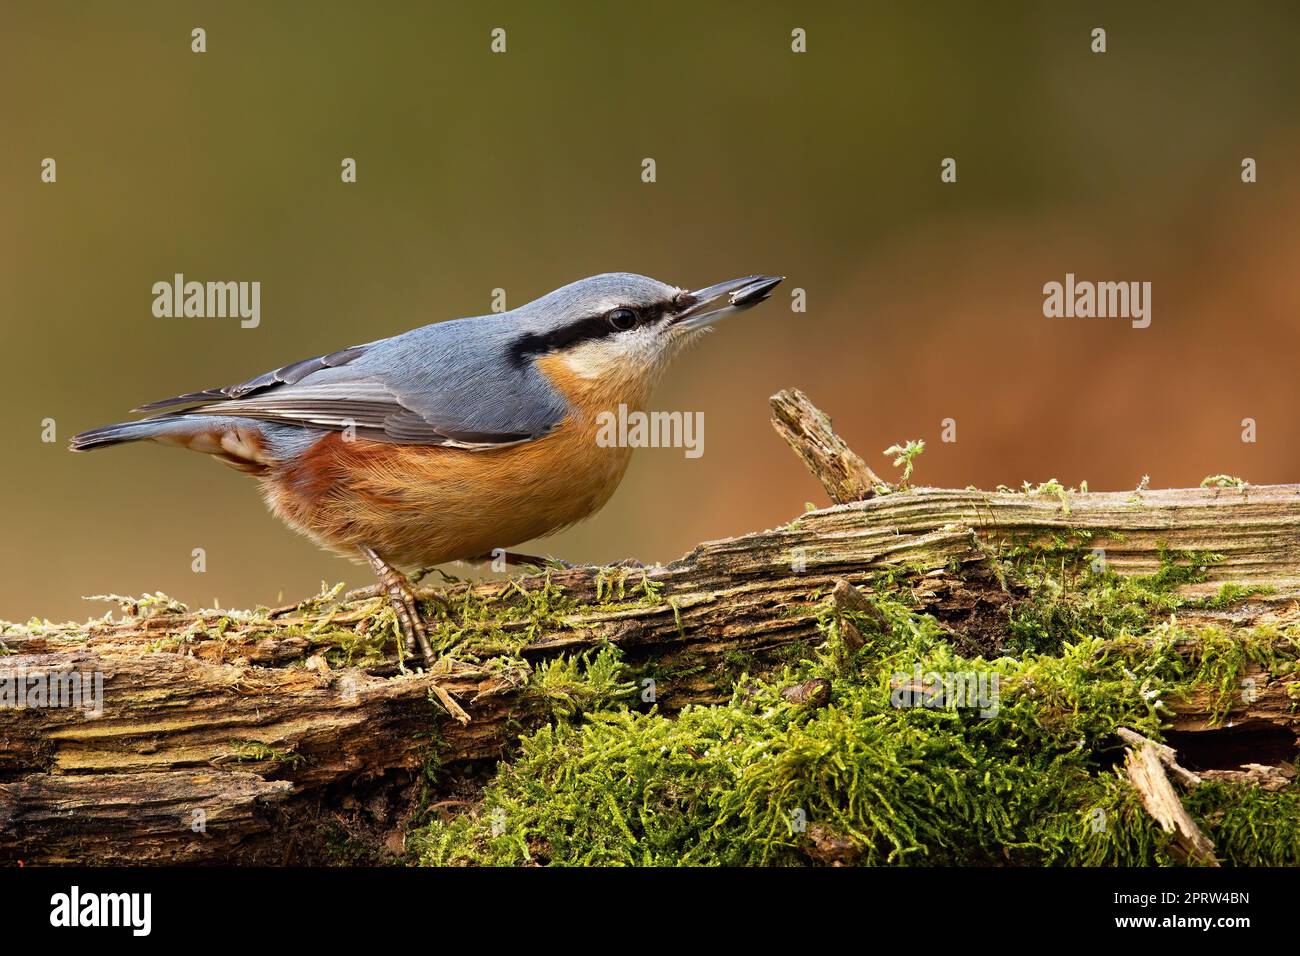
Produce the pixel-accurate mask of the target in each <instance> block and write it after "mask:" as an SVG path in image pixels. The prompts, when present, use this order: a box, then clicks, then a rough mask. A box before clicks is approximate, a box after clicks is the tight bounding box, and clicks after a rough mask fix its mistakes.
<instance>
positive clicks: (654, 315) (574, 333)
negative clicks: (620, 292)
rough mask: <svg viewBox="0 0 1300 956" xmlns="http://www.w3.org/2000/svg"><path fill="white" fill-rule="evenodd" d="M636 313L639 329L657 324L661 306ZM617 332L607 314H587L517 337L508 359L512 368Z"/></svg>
mask: <svg viewBox="0 0 1300 956" xmlns="http://www.w3.org/2000/svg"><path fill="white" fill-rule="evenodd" d="M611 311H613V310H611ZM636 312H637V316H638V318H639V320H640V321H638V322H637V323H636V325H637V326H641V325H648V324H650V323H651V322H655V321H658V320H659V319H660V318H661V317H662V316H663V314H664V309H663V307H662V306H653V307H650V308H641V309H637V310H636ZM619 331H620V330H619V329H615V328H614V327H613V326H612V325H610V322H609V312H603V313H601V314H600V315H591V316H588V317H587V318H585V319H578V320H577V321H576V322H571V323H569V324H568V325H566V326H564V327H563V328H559V329H554V330H552V331H550V332H544V333H537V332H530V333H528V334H527V335H521V336H520V337H519V338H517V339H515V341H514V343H513V344H512V345H511V346H510V359H511V361H512V362H514V364H515V365H522V364H523V363H524V361H525V360H527V359H528V358H530V357H533V356H537V355H547V354H549V353H551V352H559V351H563V350H564V349H570V348H573V347H574V346H576V345H581V344H582V343H583V342H595V341H598V340H600V339H603V338H607V337H609V336H611V335H618V334H619Z"/></svg>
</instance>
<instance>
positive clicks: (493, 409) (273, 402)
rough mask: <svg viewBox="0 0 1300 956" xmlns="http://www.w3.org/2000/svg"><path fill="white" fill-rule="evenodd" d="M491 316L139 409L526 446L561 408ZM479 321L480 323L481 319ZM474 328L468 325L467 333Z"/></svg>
mask: <svg viewBox="0 0 1300 956" xmlns="http://www.w3.org/2000/svg"><path fill="white" fill-rule="evenodd" d="M495 318H496V317H495V316H491V317H484V318H483V319H461V320H457V321H454V322H444V323H440V324H438V325H432V326H426V327H425V328H422V329H416V330H414V331H413V332H407V333H405V334H404V335H399V336H395V337H394V338H391V339H381V340H379V341H377V342H371V343H368V344H366V345H358V346H353V347H352V348H348V349H343V350H341V351H339V352H332V353H330V354H328V355H322V356H318V357H315V358H310V359H304V360H303V361H301V362H295V363H293V364H292V365H286V366H284V367H283V368H279V369H276V370H274V371H272V372H267V373H266V374H264V375H259V376H257V377H256V378H252V379H249V380H248V381H246V382H241V383H239V384H237V385H229V386H226V387H224V388H218V389H207V390H205V391H201V392H190V393H188V394H186V395H178V396H176V397H175V398H171V399H166V400H164V401H161V402H153V403H151V404H150V405H146V406H143V407H142V408H141V409H140V410H141V411H152V410H155V409H161V408H169V407H171V406H181V405H185V406H189V407H185V408H180V407H177V408H176V409H175V410H173V411H169V412H165V413H164V414H168V415H177V414H184V415H235V416H241V417H244V418H253V419H258V420H261V421H271V422H280V423H284V424H291V425H300V426H303V427H307V428H320V429H326V430H332V431H345V430H353V431H354V432H355V434H356V435H357V437H360V438H367V439H370V440H372V441H384V442H392V443H398V444H411V445H450V446H454V447H462V448H487V447H494V446H500V445H505V444H515V443H518V442H525V441H531V440H533V439H536V438H540V437H541V436H542V435H545V434H546V433H548V432H549V431H551V430H552V429H553V428H555V426H556V425H558V424H559V423H560V422H561V421H562V420H563V418H564V416H565V415H566V414H567V412H568V404H567V402H566V401H565V400H564V398H563V396H561V395H560V394H559V393H558V392H557V391H556V390H555V389H554V388H553V387H552V386H551V385H550V383H549V382H548V381H547V380H546V378H545V376H544V375H543V374H542V373H541V372H539V371H538V370H537V369H536V368H535V367H534V366H533V365H532V363H531V362H523V363H520V362H516V361H513V360H512V359H511V358H510V356H511V354H512V353H511V350H510V348H509V346H510V342H511V341H512V340H513V338H514V337H515V336H516V334H517V333H514V332H512V331H511V330H510V329H509V328H508V327H505V326H503V325H502V324H501V323H499V322H494V321H492V320H493V319H495ZM485 320H486V321H485ZM469 323H473V325H469Z"/></svg>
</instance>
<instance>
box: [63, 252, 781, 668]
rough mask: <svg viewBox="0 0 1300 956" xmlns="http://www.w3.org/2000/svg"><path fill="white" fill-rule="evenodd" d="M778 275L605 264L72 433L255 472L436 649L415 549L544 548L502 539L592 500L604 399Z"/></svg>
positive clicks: (602, 473)
mask: <svg viewBox="0 0 1300 956" xmlns="http://www.w3.org/2000/svg"><path fill="white" fill-rule="evenodd" d="M783 279H784V277H778V276H768V275H750V276H744V277H743V278H739V279H732V280H729V281H726V282H720V283H717V284H715V285H710V286H706V287H703V288H699V289H694V290H687V289H682V288H678V287H676V286H673V285H669V284H667V283H664V282H659V281H657V280H655V279H651V278H648V277H646V276H643V275H637V274H634V273H627V272H613V273H605V274H602V275H596V276H591V277H590V278H586V279H581V280H579V281H577V282H572V283H570V284H568V285H565V286H563V287H561V288H558V289H556V290H555V291H553V292H550V293H548V294H546V295H543V296H542V297H540V298H538V299H535V300H533V301H531V302H529V303H527V304H526V305H522V306H519V307H518V308H515V309H512V310H509V311H504V312H494V313H489V314H487V315H480V316H472V317H468V318H460V319H452V320H448V321H443V322H436V323H434V324H432V325H425V326H423V327H420V328H416V329H412V330H411V331H408V332H404V333H402V334H400V335H395V336H392V337H390V338H385V339H379V340H377V341H374V342H369V343H366V344H364V345H354V346H351V347H349V348H345V349H340V350H339V351H335V352H329V353H327V354H325V355H318V356H315V357H312V358H307V359H303V360H301V361H298V362H293V363H292V364H289V365H284V366H282V367H280V368H277V369H275V370H274V371H270V372H266V373H264V374H262V375H258V376H257V377H256V378H251V379H248V380H247V381H243V382H239V383H238V384H235V385H227V386H225V387H222V388H210V389H204V390H202V391H196V392H187V393H185V394H183V395H177V396H175V397H173V398H166V399H163V400H161V401H155V402H150V403H149V404H147V405H142V406H140V407H138V408H136V409H133V411H134V412H137V413H138V412H148V413H151V414H150V415H149V417H146V418H142V419H137V420H135V421H129V422H120V423H117V424H113V425H105V426H103V427H100V428H95V429H91V430H90V431H85V432H82V433H80V434H78V435H76V436H75V437H73V438H72V440H71V443H70V448H71V449H72V450H73V451H79V452H80V451H89V450H91V449H95V448H102V447H105V446H108V445H117V444H122V443H125V442H135V441H142V440H151V441H154V442H159V443H161V444H164V445H172V446H178V447H181V448H187V449H189V450H191V451H197V452H202V453H205V454H208V455H210V456H212V457H213V458H215V459H217V460H218V461H220V462H222V463H223V464H226V465H229V466H231V467H233V468H235V469H237V470H239V471H242V472H246V473H248V474H250V475H253V476H255V477H256V478H257V480H258V481H259V482H260V484H261V489H262V494H263V497H264V498H265V500H266V502H267V504H268V506H269V507H270V509H271V511H272V512H273V513H274V514H275V515H276V516H278V517H279V518H280V519H282V520H283V521H284V522H285V523H287V524H288V525H289V526H290V527H291V528H293V529H294V530H296V531H298V532H301V533H303V534H305V535H307V536H308V537H309V538H311V539H312V540H313V541H315V542H316V543H318V544H319V545H321V546H323V547H325V548H327V549H329V550H331V551H334V552H336V553H339V554H342V555H344V556H346V557H349V558H351V559H353V560H361V561H364V562H366V563H368V564H369V565H370V567H371V568H372V570H373V571H374V573H375V575H376V577H377V578H378V581H379V584H380V589H381V593H383V594H385V595H386V597H387V599H388V602H389V603H390V605H391V606H392V608H393V611H394V614H395V617H396V621H397V626H398V629H399V631H400V633H401V637H402V640H403V642H404V643H405V646H406V647H407V648H418V649H419V651H420V653H421V655H422V657H423V659H424V661H425V663H426V665H429V666H432V665H433V664H434V663H435V659H436V658H435V654H434V651H433V648H432V645H431V643H430V640H429V630H428V627H427V625H426V623H425V621H424V620H423V618H422V616H421V613H420V609H419V605H418V603H417V601H416V597H415V593H414V590H413V587H412V584H411V581H410V579H409V578H408V577H407V574H406V573H405V572H404V570H403V569H405V570H407V571H409V570H412V569H416V568H428V567H433V566H436V565H439V564H444V563H447V562H451V561H468V562H474V561H487V560H490V559H492V558H493V557H494V556H496V557H504V558H505V560H506V562H507V563H508V564H512V565H516V566H520V565H538V564H542V563H544V560H545V559H540V558H537V557H534V556H532V555H527V554H521V553H518V552H513V551H510V550H509V549H510V548H512V547H514V546H515V545H517V544H519V543H521V542H525V541H530V540H533V539H535V538H540V537H544V536H545V535H548V534H552V533H554V532H556V531H559V530H561V529H563V528H566V527H569V526H571V525H573V524H575V523H577V522H579V521H582V520H584V519H585V518H588V517H590V516H591V515H593V514H595V513H596V512H597V511H599V510H600V509H601V508H602V507H603V506H604V505H605V503H606V502H607V501H608V500H609V499H610V497H611V496H612V495H613V494H614V491H615V489H616V488H617V487H618V485H619V483H620V481H621V480H622V478H623V475H624V473H625V472H626V470H627V467H628V463H629V460H630V457H631V453H632V448H630V447H608V446H609V445H610V444H611V443H610V442H608V441H604V442H602V441H598V440H597V438H598V428H599V421H600V418H601V413H602V412H612V411H613V410H614V409H617V408H618V407H619V406H620V405H623V406H626V408H627V409H630V410H643V409H644V408H645V406H646V404H647V403H648V401H649V400H650V396H651V392H652V390H653V388H654V386H655V384H656V382H657V381H658V380H659V378H660V376H661V375H662V373H663V371H664V369H665V368H666V366H667V365H668V363H669V362H670V360H671V359H672V358H673V357H674V356H676V355H677V354H678V353H680V352H681V350H682V349H683V348H684V347H685V346H686V345H688V344H690V343H692V342H693V341H695V340H697V339H698V338H699V337H700V336H701V335H703V334H704V333H705V332H707V331H709V330H711V329H712V328H713V326H714V325H715V324H716V323H717V322H718V321H719V320H721V319H723V318H726V317H727V316H730V315H733V314H736V313H739V312H743V311H745V310H747V309H750V308H752V307H753V306H755V305H758V304H759V303H760V302H762V301H764V300H765V299H767V298H768V297H769V296H770V295H771V293H772V290H773V289H775V288H776V286H777V285H779V284H780V283H781V282H782V281H783Z"/></svg>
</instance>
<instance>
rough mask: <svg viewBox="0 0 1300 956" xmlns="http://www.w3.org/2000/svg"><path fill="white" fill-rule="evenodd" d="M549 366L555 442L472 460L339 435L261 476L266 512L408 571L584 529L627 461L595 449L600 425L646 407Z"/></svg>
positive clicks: (629, 395)
mask: <svg viewBox="0 0 1300 956" xmlns="http://www.w3.org/2000/svg"><path fill="white" fill-rule="evenodd" d="M542 362H543V363H547V366H548V367H547V368H546V371H547V373H548V375H549V376H550V377H551V380H552V381H553V382H554V383H555V385H556V387H557V388H560V389H561V391H562V392H564V393H565V395H566V397H568V398H569V399H570V402H571V405H572V410H571V413H570V414H569V416H568V417H567V418H566V419H565V420H564V421H563V422H562V423H561V424H560V425H559V426H558V427H557V428H556V429H555V430H554V431H552V432H551V433H550V434H548V435H546V436H544V437H542V438H540V439H537V440H536V441H531V442H527V443H524V444H521V445H513V446H508V447H503V448H491V449H484V450H479V451H471V450H467V449H460V448H443V447H438V446H425V445H393V444H386V443H383V442H372V441H366V440H363V439H356V440H354V441H345V440H344V439H343V436H342V435H341V434H340V433H337V432H331V433H329V434H327V435H325V436H324V437H323V438H321V440H320V441H318V442H317V443H316V444H315V445H314V446H313V447H312V448H311V449H310V451H308V452H307V453H306V454H305V455H303V456H301V457H299V458H298V459H296V460H295V461H293V462H291V463H288V464H284V465H279V466H274V467H273V468H271V469H270V470H269V472H268V473H267V474H265V475H264V476H263V478H262V484H263V489H264V492H265V495H266V498H267V502H268V504H269V505H270V506H271V508H272V510H273V511H275V513H276V514H278V515H279V516H280V517H281V518H283V519H284V520H285V521H286V522H288V523H289V524H290V525H291V526H292V527H294V528H296V529H298V530H299V531H302V532H304V533H306V534H308V535H310V536H311V537H312V538H314V539H315V540H316V541H318V542H319V543H321V544H323V545H325V546H327V547H330V548H332V549H335V550H338V551H340V552H343V553H349V554H354V553H355V551H356V549H357V548H358V547H360V546H362V545H366V546H368V547H372V548H374V549H375V550H376V551H377V552H379V554H380V555H381V556H383V557H384V558H385V559H386V560H388V561H389V562H391V563H394V564H397V565H401V566H406V567H411V566H416V565H433V564H440V563H442V562H445V561H453V560H462V559H467V558H477V557H480V556H483V555H487V554H490V553H491V552H492V550H493V549H494V548H510V547H514V546H516V545H518V544H520V543H522V542H524V541H528V540H530V539H532V538H538V537H542V536H543V535H546V534H550V533H552V532H554V531H558V530H559V529H561V528H564V527H567V526H569V525H571V524H574V523H575V522H578V521H581V520H583V519H584V518H586V517H588V516H590V515H591V514H593V513H594V512H596V511H597V510H599V509H600V508H601V506H603V505H604V504H605V502H606V501H608V500H609V498H610V496H611V495H612V494H613V493H614V490H615V489H616V488H617V487H618V484H619V482H620V481H621V480H622V478H623V474H624V472H625V471H626V470H627V466H628V462H629V459H630V456H631V450H630V449H627V448H607V447H601V446H600V445H599V444H598V443H597V441H596V436H597V430H598V429H597V421H596V416H597V414H598V413H599V412H601V411H604V410H606V409H609V410H613V409H614V408H616V407H617V404H618V403H619V402H620V401H621V402H624V403H627V404H629V406H631V407H639V406H640V405H641V404H642V401H643V399H644V396H643V395H641V394H638V390H636V389H629V388H628V387H627V383H616V384H613V385H611V384H610V383H605V384H604V385H603V386H602V385H600V384H597V383H593V382H589V381H586V380H582V379H578V378H576V377H575V376H573V375H572V374H571V373H569V372H568V370H567V369H566V368H564V367H563V366H562V365H560V364H556V363H555V362H554V361H553V360H550V359H543V360H542Z"/></svg>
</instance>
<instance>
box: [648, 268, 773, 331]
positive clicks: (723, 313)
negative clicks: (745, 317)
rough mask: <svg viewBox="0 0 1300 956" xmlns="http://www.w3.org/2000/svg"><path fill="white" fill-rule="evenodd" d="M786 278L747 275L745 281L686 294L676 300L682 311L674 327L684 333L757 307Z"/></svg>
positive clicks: (720, 284) (722, 283)
mask: <svg viewBox="0 0 1300 956" xmlns="http://www.w3.org/2000/svg"><path fill="white" fill-rule="evenodd" d="M784 279H785V276H745V277H744V278H743V279H732V280H730V281H729V282H719V283H718V284H717V285H711V286H709V287H708V288H707V289H696V290H695V291H694V292H683V293H682V294H681V295H679V296H678V297H677V301H678V303H679V304H680V306H681V308H680V311H678V312H677V314H676V315H674V316H673V319H672V325H673V327H674V328H677V329H681V330H682V331H683V332H689V331H692V330H694V329H702V328H704V326H706V325H712V324H713V323H714V322H717V321H719V320H721V319H725V318H726V317H727V316H729V315H735V314H736V313H737V312H743V311H745V310H746V309H749V308H753V307H754V306H756V305H758V304H759V303H760V302H762V301H763V300H764V299H766V298H767V297H768V296H769V295H771V294H772V290H773V289H775V288H776V287H777V286H778V285H780V284H781V282H782V280H784Z"/></svg>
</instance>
